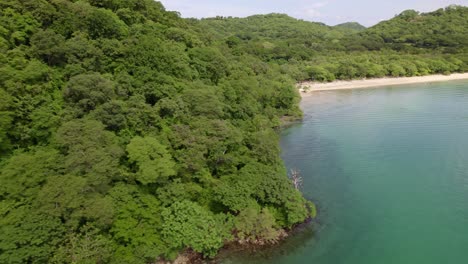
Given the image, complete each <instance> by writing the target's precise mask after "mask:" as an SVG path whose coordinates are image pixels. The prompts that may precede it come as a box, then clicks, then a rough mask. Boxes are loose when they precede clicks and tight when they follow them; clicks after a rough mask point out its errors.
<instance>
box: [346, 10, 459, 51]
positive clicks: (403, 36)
mask: <svg viewBox="0 0 468 264" xmlns="http://www.w3.org/2000/svg"><path fill="white" fill-rule="evenodd" d="M349 42H351V43H353V45H354V46H357V45H356V44H358V43H359V45H362V47H363V49H366V50H369V49H370V50H375V49H382V48H391V49H394V50H399V51H400V50H406V51H409V50H415V49H439V50H442V51H444V52H449V53H456V52H460V51H462V50H464V51H468V7H464V6H456V5H452V6H449V7H447V8H445V9H442V8H441V9H438V10H436V11H434V12H430V13H419V12H417V11H415V10H406V11H403V12H402V13H401V14H399V15H397V16H395V17H394V18H392V19H390V20H388V21H383V22H381V23H379V24H377V25H375V26H373V27H371V28H368V29H367V30H365V31H362V32H360V33H359V34H357V35H355V37H354V38H351V39H350V40H349Z"/></svg>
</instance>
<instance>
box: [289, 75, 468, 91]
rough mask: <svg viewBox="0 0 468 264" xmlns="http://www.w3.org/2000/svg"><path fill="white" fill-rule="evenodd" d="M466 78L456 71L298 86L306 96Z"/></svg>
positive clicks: (307, 83) (303, 83)
mask: <svg viewBox="0 0 468 264" xmlns="http://www.w3.org/2000/svg"><path fill="white" fill-rule="evenodd" d="M464 79H468V73H455V74H452V75H428V76H417V77H399V78H390V77H386V78H378V79H364V80H352V81H335V82H330V83H319V82H302V83H299V84H298V88H299V91H300V94H301V96H303V97H305V96H310V95H311V94H313V92H315V91H328V90H344V89H360V88H371V87H383V86H392V85H404V84H416V83H431V82H444V81H453V80H464Z"/></svg>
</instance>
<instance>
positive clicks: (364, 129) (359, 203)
mask: <svg viewBox="0 0 468 264" xmlns="http://www.w3.org/2000/svg"><path fill="white" fill-rule="evenodd" d="M302 108H303V110H304V113H305V118H304V121H303V122H302V123H301V124H299V125H296V126H294V127H292V128H289V129H287V130H286V131H284V132H283V136H282V141H281V146H282V150H283V158H284V160H285V162H286V165H287V166H288V167H289V168H296V169H299V170H300V171H301V175H302V177H303V179H304V184H303V188H302V189H303V192H304V194H305V196H306V197H307V198H309V199H311V200H313V201H315V203H316V204H317V206H318V209H319V217H318V218H317V219H316V220H315V221H314V223H313V224H312V225H310V226H308V227H307V228H305V229H304V230H302V231H301V232H299V233H298V234H297V235H295V236H293V237H291V238H290V239H288V240H287V241H285V242H284V243H283V244H281V245H279V246H277V247H274V248H271V249H268V250H264V251H260V252H257V253H249V254H242V255H239V254H238V255H236V256H232V257H230V258H227V259H226V260H225V263H288V264H290V263H292V264H294V263H317V264H387V263H388V264H390V263H392V264H393V263H395V264H396V263H398V264H405V263H411V264H417V263H421V264H422V263H424V264H440V263H468V81H456V82H446V83H432V84H418V85H411V86H394V87H385V88H372V89H356V90H342V91H324V92H317V93H315V94H314V95H313V96H311V97H309V98H306V99H305V100H303V102H302Z"/></svg>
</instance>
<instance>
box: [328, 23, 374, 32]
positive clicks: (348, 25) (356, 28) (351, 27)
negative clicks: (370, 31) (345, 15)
mask: <svg viewBox="0 0 468 264" xmlns="http://www.w3.org/2000/svg"><path fill="white" fill-rule="evenodd" d="M334 27H335V28H339V29H345V30H351V31H352V32H358V31H363V30H366V27H365V26H363V25H361V24H359V23H358V22H346V23H342V24H338V25H336V26H334Z"/></svg>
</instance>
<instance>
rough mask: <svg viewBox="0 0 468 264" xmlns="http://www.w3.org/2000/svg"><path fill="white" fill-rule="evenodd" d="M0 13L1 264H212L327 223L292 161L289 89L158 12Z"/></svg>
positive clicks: (142, 0)
mask: <svg viewBox="0 0 468 264" xmlns="http://www.w3.org/2000/svg"><path fill="white" fill-rule="evenodd" d="M0 7H1V9H0V10H1V11H0V51H1V52H0V61H1V64H0V100H1V103H0V111H1V115H0V144H1V145H0V146H1V148H0V151H1V164H0V166H1V167H0V169H1V172H0V182H1V184H0V263H154V262H155V261H156V260H157V259H159V258H166V259H173V258H174V257H175V256H177V254H178V253H179V252H181V251H182V250H184V249H186V248H191V249H192V250H194V251H195V252H200V253H202V254H203V255H204V256H207V257H213V256H214V255H215V254H216V253H217V251H218V249H219V248H221V247H222V246H223V244H224V243H225V242H228V241H235V240H247V241H255V240H262V241H265V242H274V241H276V240H278V239H279V238H280V236H281V235H282V232H283V231H282V229H288V228H291V227H292V226H294V225H295V224H297V223H301V222H303V221H304V220H305V219H306V218H308V217H309V215H310V213H313V210H314V209H313V205H312V204H311V203H309V202H307V201H306V200H305V199H304V198H303V197H302V195H301V194H300V192H299V191H297V190H296V189H295V188H294V187H293V186H292V184H291V182H290V181H289V179H288V178H287V176H286V175H287V173H286V169H285V168H284V166H283V163H282V161H281V159H280V156H279V147H278V138H279V137H278V134H277V132H276V131H275V130H276V129H277V128H278V127H279V126H280V118H283V117H286V118H287V117H289V118H297V117H300V116H301V112H300V110H299V108H298V106H297V102H298V101H299V97H298V95H297V92H296V91H295V87H294V85H293V84H294V83H293V80H292V79H290V78H289V77H288V76H287V75H284V74H281V73H279V72H278V71H277V70H276V69H275V68H269V67H268V66H267V65H265V63H264V62H263V61H261V59H260V58H257V57H255V56H253V55H249V54H245V55H235V54H234V53H233V52H229V51H227V50H226V49H224V46H219V45H217V44H215V43H213V42H212V41H211V40H210V36H209V35H206V34H202V33H199V32H197V30H196V29H194V28H193V26H190V25H189V24H188V23H187V22H186V21H184V20H183V19H181V18H179V16H178V15H177V14H176V13H173V12H166V11H165V10H164V8H163V7H162V5H161V4H160V3H158V2H154V1H152V0H134V1H119V0H107V1H95V0H89V1H69V0H52V1H45V0H42V1H38V0H23V1H19V0H17V1H13V0H11V1H10V0H1V1H0ZM310 210H312V211H310Z"/></svg>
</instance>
